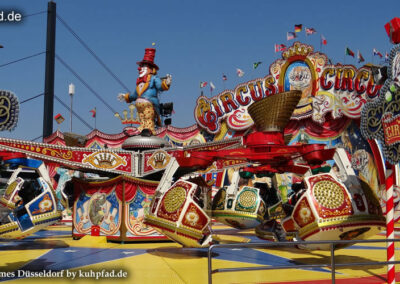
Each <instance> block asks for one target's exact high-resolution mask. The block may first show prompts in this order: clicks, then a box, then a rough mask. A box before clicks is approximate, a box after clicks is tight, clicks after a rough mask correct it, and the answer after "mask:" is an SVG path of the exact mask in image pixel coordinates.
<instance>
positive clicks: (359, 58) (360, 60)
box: [357, 50, 365, 63]
mask: <svg viewBox="0 0 400 284" xmlns="http://www.w3.org/2000/svg"><path fill="white" fill-rule="evenodd" d="M357 59H358V63H360V62H364V61H365V60H364V57H363V56H362V55H361V52H360V51H359V50H357Z"/></svg>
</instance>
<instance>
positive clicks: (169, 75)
mask: <svg viewBox="0 0 400 284" xmlns="http://www.w3.org/2000/svg"><path fill="white" fill-rule="evenodd" d="M166 77H167V78H165V84H167V85H168V86H169V85H171V82H172V75H171V74H167V76H166Z"/></svg>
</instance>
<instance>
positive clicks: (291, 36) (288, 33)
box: [286, 32, 297, 40]
mask: <svg viewBox="0 0 400 284" xmlns="http://www.w3.org/2000/svg"><path fill="white" fill-rule="evenodd" d="M296 37H297V36H296V33H293V32H287V34H286V39H287V40H291V39H294V38H296Z"/></svg>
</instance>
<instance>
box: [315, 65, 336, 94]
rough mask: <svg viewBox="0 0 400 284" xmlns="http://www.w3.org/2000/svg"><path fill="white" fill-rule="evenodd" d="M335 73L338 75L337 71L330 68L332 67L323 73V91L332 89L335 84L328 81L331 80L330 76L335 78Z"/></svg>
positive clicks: (321, 81) (321, 80)
mask: <svg viewBox="0 0 400 284" xmlns="http://www.w3.org/2000/svg"><path fill="white" fill-rule="evenodd" d="M335 73H336V72H335V69H333V68H330V67H328V68H326V69H325V70H324V71H322V75H321V77H320V80H319V81H320V84H321V87H322V88H323V89H325V90H329V89H330V88H332V85H333V83H332V81H328V80H329V78H328V75H329V76H330V77H334V76H335Z"/></svg>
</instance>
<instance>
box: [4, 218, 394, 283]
mask: <svg viewBox="0 0 400 284" xmlns="http://www.w3.org/2000/svg"><path fill="white" fill-rule="evenodd" d="M213 232H214V235H216V236H217V238H218V239H219V240H220V241H221V242H222V243H232V242H243V243H248V242H262V240H260V239H259V238H257V237H256V236H255V234H254V230H247V231H240V230H236V229H232V228H230V227H228V226H224V225H222V224H214V225H213ZM398 237H399V235H396V238H398ZM384 238H385V235H384V233H383V234H380V235H377V236H375V237H374V239H384ZM207 252H208V249H207V248H183V247H182V246H181V245H179V244H176V243H173V242H169V241H167V242H166V241H163V242H143V243H138V242H136V243H116V242H107V240H106V238H105V237H92V236H85V237H83V238H82V239H80V240H74V239H72V237H71V227H70V226H68V225H66V224H59V225H54V226H51V227H49V228H47V229H46V230H42V231H39V232H37V233H35V234H34V235H32V236H30V237H28V238H26V239H23V240H15V241H10V240H2V241H0V276H1V277H0V281H1V282H3V281H5V282H7V283H8V282H11V283H14V282H16V283H46V282H47V283H50V282H51V281H56V283H71V282H72V281H73V283H95V281H96V283H190V284H191V283H199V284H200V283H201V284H202V283H207V281H208V262H207ZM335 256H336V263H356V262H357V263H360V262H378V261H385V260H386V247H385V243H376V244H367V245H365V244H356V245H353V246H350V247H348V248H345V249H340V250H337V251H336V252H335ZM399 258H400V254H399V251H398V249H397V248H396V260H398V259H399ZM321 263H330V252H329V251H311V252H307V251H304V250H295V249H290V250H284V249H283V248H275V249H250V248H241V249H233V250H227V249H222V248H219V249H216V250H215V251H214V252H213V261H212V269H217V268H237V267H257V266H262V265H274V266H276V265H289V266H293V268H291V269H285V270H263V271H261V270H260V271H246V272H224V273H215V274H213V275H212V281H213V283H275V284H278V283H331V270H330V269H329V267H328V268H326V267H325V268H312V269H310V268H308V269H298V268H297V269H296V265H297V264H321ZM398 268H399V267H396V271H399V269H398ZM386 270H387V267H386V266H385V265H368V266H352V267H346V268H336V274H335V275H336V283H352V284H357V283H386ZM46 273H47V274H46ZM112 273H114V275H112ZM118 273H119V276H121V277H117V276H118ZM107 276H108V278H107ZM123 276H125V277H123ZM73 277H74V278H73ZM96 278H98V279H96ZM396 279H397V280H400V271H399V272H397V273H396ZM43 281H44V282H43Z"/></svg>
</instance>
